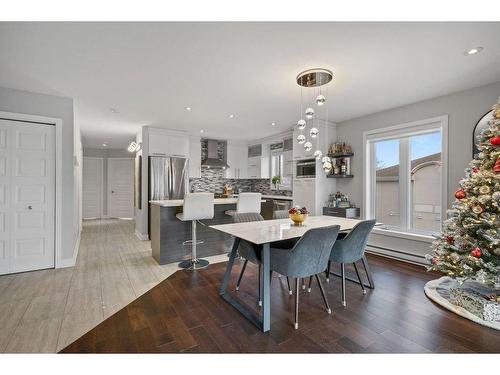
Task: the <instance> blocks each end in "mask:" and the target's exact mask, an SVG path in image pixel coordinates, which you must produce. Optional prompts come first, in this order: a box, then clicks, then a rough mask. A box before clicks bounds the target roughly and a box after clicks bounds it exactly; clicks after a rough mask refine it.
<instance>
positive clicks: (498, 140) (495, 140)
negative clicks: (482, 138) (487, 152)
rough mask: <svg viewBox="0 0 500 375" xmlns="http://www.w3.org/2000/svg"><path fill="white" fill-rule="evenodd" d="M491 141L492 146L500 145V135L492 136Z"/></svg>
mask: <svg viewBox="0 0 500 375" xmlns="http://www.w3.org/2000/svg"><path fill="white" fill-rule="evenodd" d="M490 143H491V145H492V146H500V137H493V138H490Z"/></svg>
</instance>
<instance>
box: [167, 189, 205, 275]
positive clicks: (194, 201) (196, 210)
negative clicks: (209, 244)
mask: <svg viewBox="0 0 500 375" xmlns="http://www.w3.org/2000/svg"><path fill="white" fill-rule="evenodd" d="M182 211H183V212H182V213H179V214H177V215H175V216H177V218H178V219H179V220H182V221H191V232H192V237H191V239H190V240H187V241H184V242H183V245H188V244H190V245H191V259H186V260H184V261H182V262H180V263H179V267H180V268H184V269H187V270H198V269H200V268H205V267H207V266H208V265H209V262H208V260H205V259H198V257H197V256H196V245H197V244H200V243H203V241H197V240H196V222H197V221H198V220H203V219H213V217H214V195H213V193H187V194H186V195H185V196H184V206H183V209H182Z"/></svg>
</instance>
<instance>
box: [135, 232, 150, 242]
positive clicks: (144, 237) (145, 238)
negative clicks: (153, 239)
mask: <svg viewBox="0 0 500 375" xmlns="http://www.w3.org/2000/svg"><path fill="white" fill-rule="evenodd" d="M135 236H136V237H137V238H138V239H140V240H141V241H149V234H142V233H141V232H139V231H137V230H136V231H135Z"/></svg>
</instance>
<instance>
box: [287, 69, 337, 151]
mask: <svg viewBox="0 0 500 375" xmlns="http://www.w3.org/2000/svg"><path fill="white" fill-rule="evenodd" d="M332 78H333V74H332V72H331V71H330V70H327V69H322V68H317V69H309V70H306V71H303V72H302V73H300V74H299V75H298V76H297V84H298V85H299V86H300V120H299V121H297V129H298V130H299V135H298V136H297V139H296V141H297V142H298V143H299V144H301V145H302V146H303V147H304V149H305V150H306V151H311V150H312V149H313V147H315V148H316V150H315V151H314V157H315V158H316V159H317V160H319V159H321V156H322V155H323V153H322V152H321V150H320V149H319V148H318V135H319V130H318V122H319V114H320V113H321V112H324V113H323V116H322V117H323V118H324V119H325V120H326V121H328V107H327V106H325V103H326V97H325V95H324V94H323V91H322V89H321V86H323V85H326V84H327V83H329V82H330V81H331V80H332ZM304 88H305V89H306V90H304ZM304 94H306V95H305V96H306V100H305V103H306V109H305V111H304V105H303V104H304ZM315 108H316V109H315ZM313 143H314V145H313Z"/></svg>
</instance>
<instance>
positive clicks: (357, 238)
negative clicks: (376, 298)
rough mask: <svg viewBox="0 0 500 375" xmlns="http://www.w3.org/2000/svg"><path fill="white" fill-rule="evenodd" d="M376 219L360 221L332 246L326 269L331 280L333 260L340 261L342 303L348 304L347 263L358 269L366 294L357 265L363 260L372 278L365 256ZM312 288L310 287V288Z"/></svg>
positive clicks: (360, 282)
mask: <svg viewBox="0 0 500 375" xmlns="http://www.w3.org/2000/svg"><path fill="white" fill-rule="evenodd" d="M375 222H376V221H375V220H364V221H362V222H360V223H358V224H357V225H356V226H355V227H354V228H353V229H352V230H351V231H350V232H349V233H348V234H347V235H346V236H345V237H343V238H342V239H338V240H337V241H336V242H335V245H334V246H333V248H332V252H331V254H330V260H329V261H328V267H327V269H326V280H327V281H329V278H330V266H331V263H332V262H335V263H340V275H341V277H342V305H343V306H346V298H345V264H346V263H352V265H353V266H354V271H356V276H357V277H358V280H359V284H360V285H361V289H362V290H363V294H366V289H365V285H364V284H363V280H361V276H360V274H359V271H358V267H357V266H356V262H358V261H360V260H361V261H363V266H364V267H365V271H366V274H367V277H368V279H369V280H372V277H371V275H370V270H369V269H368V262H367V260H366V257H365V248H366V244H367V242H368V236H369V235H370V232H371V231H372V229H373V227H374V226H375ZM310 283H311V279H310V280H309V285H310ZM309 289H310V288H309Z"/></svg>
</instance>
